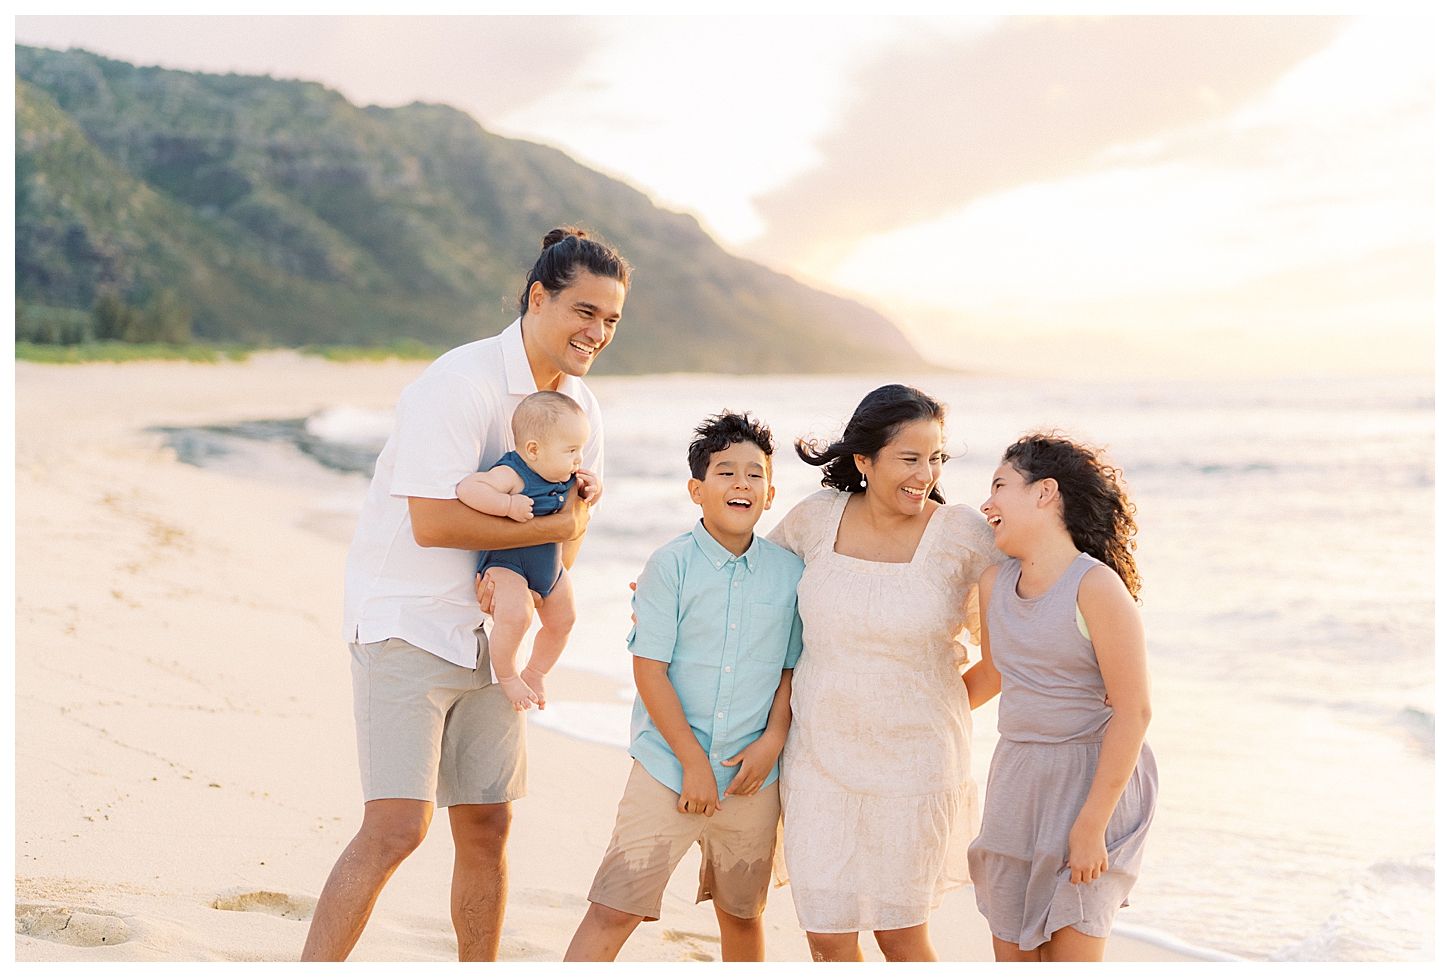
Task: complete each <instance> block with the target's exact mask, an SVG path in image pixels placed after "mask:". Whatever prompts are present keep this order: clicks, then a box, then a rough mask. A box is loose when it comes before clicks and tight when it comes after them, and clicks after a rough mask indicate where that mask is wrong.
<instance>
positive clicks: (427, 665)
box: [302, 228, 629, 960]
mask: <svg viewBox="0 0 1450 977" xmlns="http://www.w3.org/2000/svg"><path fill="white" fill-rule="evenodd" d="M628 287H629V265H628V264H627V263H626V262H625V261H624V259H623V258H622V257H620V256H619V254H618V253H617V252H616V251H614V249H612V248H610V247H608V246H607V245H603V244H601V243H599V242H597V241H593V240H591V239H589V237H588V236H587V233H586V232H583V231H580V230H577V229H575V228H561V229H557V230H554V231H551V232H549V234H548V235H547V236H546V237H545V238H544V248H543V250H542V251H541V253H540V255H539V257H538V260H537V261H536V262H535V264H534V268H533V270H532V271H531V272H530V273H529V278H528V282H527V283H526V285H525V287H524V290H523V293H522V294H521V295H520V298H519V319H518V320H517V321H516V322H514V323H513V325H511V326H509V327H508V328H507V329H505V330H504V331H503V332H502V333H501V334H499V335H498V336H495V337H493V338H491V339H485V340H480V341H479V342H475V343H469V344H468V345H466V346H460V347H459V348H457V349H454V350H451V351H450V352H448V353H446V354H444V355H443V356H441V357H439V359H438V360H437V361H435V362H434V363H433V364H432V365H431V366H429V367H428V369H427V370H426V371H424V373H423V375H422V376H421V377H419V378H418V379H417V380H416V381H414V382H413V383H412V384H410V385H409V386H408V387H407V388H406V389H404V391H403V393H402V395H401V396H400V397H399V399H398V409H397V422H396V425H395V427H394V429H393V434H392V436H391V437H390V438H389V439H388V443H387V444H386V446H384V448H383V451H382V454H381V455H379V457H378V462H377V467H376V469H375V472H374V474H373V481H372V486H371V488H370V489H369V491H368V497H367V501H366V503H365V504H364V507H363V512H362V515H361V517H360V519H359V521H358V528H357V532H356V534H355V535H354V537H353V542H352V548H351V549H350V550H349V552H348V559H347V571H346V586H345V591H346V596H345V598H344V602H345V607H344V624H345V627H346V630H347V640H348V642H349V643H350V647H351V652H352V674H353V696H354V715H355V719H356V721H357V736H358V765H359V768H360V772H361V774H362V782H363V801H364V805H363V823H362V827H361V828H360V829H359V830H358V833H357V835H356V836H355V837H354V838H353V839H352V841H351V842H350V843H349V844H348V846H347V848H346V849H345V850H344V851H343V853H342V856H341V857H340V858H339V859H338V860H337V864H336V865H334V866H333V869H332V874H331V875H330V876H329V877H328V879H327V884H326V885H325V886H324V887H323V890H322V895H321V897H320V898H319V899H318V903H317V909H316V910H315V912H314V913H313V917H312V925H311V927H310V929H309V930H308V933H307V943H306V946H305V947H304V948H303V951H302V959H303V960H343V959H345V958H346V957H347V955H348V954H349V953H350V952H351V951H352V948H353V946H354V945H355V944H356V943H357V940H358V937H360V936H361V935H362V931H363V927H364V926H366V925H367V920H368V916H369V914H370V913H371V912H372V907H373V904H374V903H375V902H376V901H377V897H378V894H379V893H380V892H381V891H382V888H383V886H384V885H385V884H386V883H387V881H388V879H389V877H391V876H392V874H393V871H394V870H395V869H396V868H397V867H398V865H399V864H401V863H402V861H403V859H404V858H406V857H408V855H409V854H411V853H412V852H413V851H414V849H416V848H417V847H418V845H419V844H421V843H422V841H423V838H424V836H425V835H426V834H427V832H428V826H429V824H430V822H431V821H432V817H433V809H434V804H435V801H436V803H437V805H438V806H441V807H447V808H448V820H449V826H450V828H451V829H452V832H453V842H454V848H455V855H454V867H453V890H452V916H453V927H454V930H455V931H456V932H457V934H458V958H459V959H460V960H494V959H496V958H497V956H498V944H499V935H500V931H501V929H502V925H503V912H504V902H505V896H506V891H507V878H508V875H507V866H506V864H505V859H504V848H505V844H506V842H507V839H508V829H509V821H510V818H511V816H512V815H511V810H510V802H511V801H513V800H516V799H517V798H519V797H522V796H523V795H524V789H525V763H524V717H523V714H522V713H519V712H516V711H515V710H514V708H513V705H512V704H511V703H510V702H509V700H508V698H507V696H505V695H504V694H503V691H502V690H501V689H500V688H499V687H498V686H497V685H495V684H493V683H492V681H491V678H490V674H489V669H488V652H487V638H486V637H485V635H484V632H483V629H482V619H483V613H482V610H481V609H480V602H487V600H488V597H489V595H488V593H487V591H486V589H485V588H484V586H483V584H482V582H481V581H479V583H478V590H477V593H475V589H474V585H475V576H474V567H475V564H476V561H477V555H478V553H477V551H479V550H483V549H508V548H512V547H517V546H528V545H533V544H536V543H550V542H557V543H562V544H563V560H564V564H565V566H569V565H572V563H573V562H574V557H575V555H576V554H577V553H578V551H579V544H580V542H581V541H582V539H583V536H584V531H585V529H586V528H587V526H588V522H589V505H588V504H589V503H592V502H593V501H596V500H595V499H593V498H589V497H587V496H586V497H581V495H580V492H579V490H578V489H577V488H575V489H573V490H571V491H570V493H569V495H568V497H567V498H566V500H565V504H564V508H563V509H562V510H560V511H559V512H558V513H556V514H554V515H549V516H540V517H538V518H535V519H531V520H529V521H528V522H523V523H520V522H515V521H514V520H511V519H507V518H505V517H502V516H490V515H487V514H484V513H481V512H478V511H476V510H474V509H471V508H469V507H468V506H466V505H464V504H463V503H462V502H460V501H458V498H457V496H456V494H455V491H454V487H455V486H456V485H457V484H458V482H459V481H460V480H461V479H462V478H463V477H464V476H466V475H468V474H470V473H472V472H475V471H479V470H487V469H489V468H491V467H493V466H494V465H495V464H496V463H497V462H498V460H499V458H501V457H502V456H503V455H504V454H505V453H507V452H508V451H509V450H511V449H512V448H513V447H514V446H513V444H512V443H511V442H512V433H511V431H510V425H509V421H510V418H511V416H512V414H513V409H514V407H515V406H517V404H518V403H519V402H520V401H521V400H523V398H524V397H526V396H528V395H529V394H531V393H535V392H536V391H539V390H557V391H559V392H560V393H564V394H567V395H568V396H570V397H572V398H573V399H575V400H576V401H578V403H579V405H580V406H581V407H583V408H584V410H585V412H586V413H587V414H588V416H589V421H590V428H591V430H592V432H593V433H592V435H591V437H590V440H589V442H588V444H587V445H586V446H585V449H584V453H583V464H584V467H586V468H588V469H589V470H591V471H593V472H594V473H595V474H596V475H602V464H601V462H602V455H603V424H602V419H601V417H600V416H599V405H598V403H597V402H596V401H595V399H594V397H593V395H592V394H591V393H590V392H589V390H588V388H587V387H585V386H584V384H583V382H582V381H581V380H580V379H579V378H580V377H582V376H584V375H585V374H586V373H587V372H588V371H589V367H590V366H591V365H592V364H593V362H594V358H595V357H596V356H597V355H598V354H599V352H600V351H601V350H602V349H603V348H604V347H605V346H607V345H609V342H610V340H611V339H613V337H614V330H615V326H616V325H617V323H618V322H619V317H620V313H621V311H622V309H623V305H624V298H625V294H626V291H627V289H628Z"/></svg>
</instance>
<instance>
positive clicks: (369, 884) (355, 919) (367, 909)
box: [302, 797, 433, 960]
mask: <svg viewBox="0 0 1450 977" xmlns="http://www.w3.org/2000/svg"><path fill="white" fill-rule="evenodd" d="M432 820H433V805H432V803H431V802H429V801H418V800H412V799H410V798H399V797H392V798H385V799H382V800H376V801H368V802H367V803H366V804H364V805H363V823H362V827H361V828H359V829H358V832H357V834H356V835H355V836H354V837H353V839H352V841H350V842H348V845H347V847H346V848H345V849H343V852H342V855H341V856H340V857H339V858H338V860H337V864H336V865H334V866H332V874H331V875H329V876H328V877H327V884H326V885H324V886H323V887H322V895H321V896H320V897H318V900H317V908H316V909H315V910H313V912H312V925H311V926H309V927H308V929H307V943H306V944H305V945H304V946H303V948H302V959H303V960H346V959H347V955H348V954H349V953H351V952H352V948H353V947H354V946H355V945H356V944H357V941H358V937H360V936H362V931H363V927H364V926H366V925H367V922H368V917H369V916H371V915H372V912H373V905H374V903H376V902H377V901H378V893H380V892H382V891H383V886H384V885H386V884H387V882H388V879H390V878H392V875H393V871H394V870H395V869H397V867H398V866H399V865H401V864H402V862H403V859H405V858H407V857H408V856H409V855H411V854H412V853H413V851H414V850H415V849H416V848H417V847H418V846H419V845H420V844H422V843H423V838H424V837H425V836H426V835H427V834H428V825H429V824H430V823H431V822H432Z"/></svg>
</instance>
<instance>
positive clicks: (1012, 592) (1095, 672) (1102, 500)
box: [970, 434, 1158, 961]
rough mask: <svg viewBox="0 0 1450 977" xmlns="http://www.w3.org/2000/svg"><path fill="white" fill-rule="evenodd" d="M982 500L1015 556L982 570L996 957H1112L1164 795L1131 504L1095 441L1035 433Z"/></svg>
mask: <svg viewBox="0 0 1450 977" xmlns="http://www.w3.org/2000/svg"><path fill="white" fill-rule="evenodd" d="M982 512H983V513H984V514H985V515H986V517H987V522H988V523H989V524H990V525H991V527H992V533H993V535H994V536H995V537H996V541H997V546H998V548H999V549H1001V550H1002V552H1004V553H1006V554H1007V555H1008V556H1010V557H1011V559H1009V560H1008V561H1007V562H1005V563H1003V564H1002V565H1001V566H1000V567H997V566H994V567H991V568H989V569H988V570H987V571H986V572H985V573H984V574H982V584H981V586H982V606H983V607H984V608H985V609H986V613H985V614H984V617H985V619H986V620H985V621H984V622H983V625H982V661H981V663H979V665H978V666H977V667H978V668H979V669H980V670H981V679H982V680H983V681H982V683H981V684H982V685H983V688H981V689H980V690H977V689H974V690H973V691H974V693H994V692H995V691H996V690H997V689H999V688H1000V689H1001V692H1002V702H1001V705H1000V706H999V710H998V713H997V729H998V731H999V732H1001V734H1002V738H1001V739H1000V740H999V741H998V743H997V749H996V752H994V753H993V754H992V769H991V773H990V774H989V775H988V777H987V800H986V810H985V813H984V814H983V817H982V833H981V834H980V835H979V836H978V837H977V839H976V840H975V841H974V842H972V847H971V852H970V861H971V869H972V879H973V881H974V882H975V883H976V895H977V907H978V908H979V909H980V910H981V911H982V915H983V916H986V917H987V922H988V924H989V925H990V927H991V930H992V948H993V950H994V952H995V954H996V957H997V959H998V960H1013V961H1025V960H1079V961H1081V960H1101V959H1102V958H1103V949H1104V946H1105V945H1106V943H1107V936H1108V931H1109V930H1111V929H1112V926H1113V916H1114V915H1115V914H1116V913H1117V911H1118V907H1119V906H1124V905H1127V898H1128V891H1129V890H1130V889H1131V888H1132V887H1133V882H1134V880H1136V878H1137V876H1138V866H1139V863H1140V862H1141V861H1142V859H1143V843H1144V841H1145V839H1146V837H1147V834H1148V825H1149V824H1151V823H1152V821H1153V807H1154V799H1155V798H1156V797H1157V793H1158V771H1157V767H1156V766H1155V764H1154V762H1153V751H1152V750H1150V749H1148V744H1146V743H1144V742H1143V736H1144V734H1145V733H1146V732H1147V729H1148V720H1149V718H1150V717H1151V715H1152V709H1151V707H1150V705H1149V701H1148V663H1147V653H1146V649H1145V646H1144V639H1143V623H1142V621H1141V620H1140V618H1139V616H1138V608H1137V606H1136V605H1135V604H1134V597H1135V596H1136V594H1137V592H1138V587H1139V581H1138V570H1137V567H1136V566H1135V564H1134V561H1133V553H1132V548H1133V545H1134V544H1133V539H1132V537H1133V534H1134V533H1135V532H1137V526H1136V525H1135V524H1134V522H1133V505H1132V503H1130V502H1129V501H1128V497H1127V493H1126V492H1124V491H1123V486H1122V484H1121V473H1120V472H1118V471H1117V469H1115V468H1113V467H1112V466H1111V465H1109V464H1107V463H1106V462H1105V460H1104V459H1103V458H1102V457H1101V456H1100V455H1099V453H1098V452H1097V451H1095V450H1093V449H1091V448H1088V447H1085V446H1083V445H1079V444H1075V443H1074V442H1072V441H1068V440H1066V439H1065V438H1060V437H1056V436H1053V435H1047V434H1034V435H1029V436H1027V437H1025V438H1022V439H1021V440H1020V441H1018V442H1017V443H1016V444H1014V445H1012V446H1011V447H1010V448H1008V449H1007V452H1006V454H1004V455H1003V457H1002V465H1001V467H999V468H998V469H997V471H996V472H995V473H994V474H993V476H992V494H991V497H990V498H988V499H987V501H986V502H985V503H983V504H982ZM977 697H978V696H977V694H974V695H973V699H974V700H975V699H977ZM1109 702H1111V705H1109V704H1108V703H1109Z"/></svg>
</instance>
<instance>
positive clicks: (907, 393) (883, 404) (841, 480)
mask: <svg viewBox="0 0 1450 977" xmlns="http://www.w3.org/2000/svg"><path fill="white" fill-rule="evenodd" d="M946 417H947V410H946V408H945V407H943V406H942V405H941V403H940V402H939V401H936V400H933V399H932V398H931V397H928V396H927V395H926V394H924V393H922V392H921V391H920V390H917V389H916V388H915V387H908V386H906V385H905V384H900V383H891V384H887V385H886V386H884V387H877V388H876V389H875V390H873V391H871V392H870V393H869V394H867V395H866V396H865V397H863V398H862V399H861V403H859V404H857V405H856V412H855V413H854V414H852V415H851V419H850V420H849V421H847V422H846V430H845V431H843V432H842V433H841V436H840V438H838V439H837V440H835V441H833V442H831V443H830V444H829V445H827V446H826V447H824V448H823V447H821V446H820V442H818V441H804V440H801V439H797V440H796V443H795V453H796V454H798V455H800V458H801V461H804V462H805V463H806V464H807V465H815V466H816V467H817V468H821V469H823V471H822V472H821V484H822V485H824V486H825V487H826V488H833V489H839V490H840V491H842V492H863V491H865V489H866V482H865V480H864V479H862V477H861V469H859V468H857V467H856V459H855V458H853V457H852V455H865V456H866V457H868V458H871V459H874V458H875V457H876V455H877V453H878V452H880V450H881V449H882V448H884V447H886V445H887V444H888V443H890V441H891V439H892V438H894V437H896V432H897V431H899V430H901V426H902V425H903V424H910V423H911V422H912V421H927V420H930V421H936V422H937V423H938V424H941V423H943V422H945V421H946ZM942 458H943V459H945V458H946V455H945V454H943V455H942ZM929 498H931V499H932V500H933V501H935V502H941V503H945V502H946V498H945V497H943V496H942V493H941V489H940V488H939V487H938V486H936V485H933V486H932V487H931V495H930V496H929Z"/></svg>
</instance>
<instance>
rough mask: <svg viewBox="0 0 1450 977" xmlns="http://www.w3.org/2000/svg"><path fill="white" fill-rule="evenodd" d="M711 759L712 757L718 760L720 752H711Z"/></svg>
mask: <svg viewBox="0 0 1450 977" xmlns="http://www.w3.org/2000/svg"><path fill="white" fill-rule="evenodd" d="M710 759H712V760H718V759H720V754H718V753H711V754H710Z"/></svg>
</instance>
